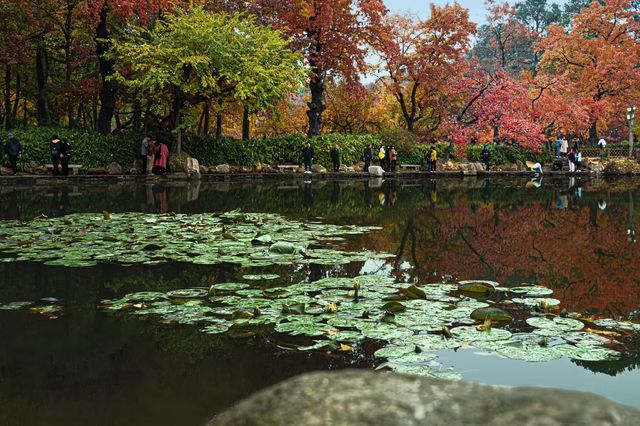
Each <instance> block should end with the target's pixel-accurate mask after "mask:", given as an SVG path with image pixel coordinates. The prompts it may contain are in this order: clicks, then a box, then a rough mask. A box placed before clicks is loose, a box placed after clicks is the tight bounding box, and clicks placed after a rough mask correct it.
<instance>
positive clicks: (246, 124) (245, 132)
mask: <svg viewBox="0 0 640 426" xmlns="http://www.w3.org/2000/svg"><path fill="white" fill-rule="evenodd" d="M249 112H250V111H249V107H248V106H247V105H246V104H244V105H242V140H243V141H247V140H249V137H250V132H251V122H250V121H249Z"/></svg>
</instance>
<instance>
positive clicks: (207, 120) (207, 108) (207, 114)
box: [202, 99, 211, 135]
mask: <svg viewBox="0 0 640 426" xmlns="http://www.w3.org/2000/svg"><path fill="white" fill-rule="evenodd" d="M203 112H204V123H203V124H202V133H203V134H204V135H208V134H209V128H210V127H211V101H210V100H208V99H207V100H206V101H205V102H204V111H203Z"/></svg>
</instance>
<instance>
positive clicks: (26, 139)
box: [12, 127, 141, 168]
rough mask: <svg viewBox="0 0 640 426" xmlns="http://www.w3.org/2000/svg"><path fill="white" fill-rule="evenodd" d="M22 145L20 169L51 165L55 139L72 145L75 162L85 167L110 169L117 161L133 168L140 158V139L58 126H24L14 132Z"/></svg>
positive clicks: (72, 159)
mask: <svg viewBox="0 0 640 426" xmlns="http://www.w3.org/2000/svg"><path fill="white" fill-rule="evenodd" d="M12 133H13V134H14V135H15V137H16V138H17V139H18V140H19V141H20V143H21V144H22V156H21V157H20V162H19V164H20V167H22V168H26V167H28V166H29V165H30V164H31V163H36V164H50V163H51V155H50V151H49V144H50V142H51V140H52V139H53V137H54V136H56V135H57V136H58V137H60V138H62V139H66V140H67V141H68V142H69V144H70V145H71V150H72V151H71V152H72V156H71V162H72V163H75V164H82V165H83V166H85V167H98V166H107V165H109V164H111V163H112V162H114V161H116V162H118V163H119V164H121V165H130V164H131V163H132V162H133V161H134V160H135V159H137V158H138V153H139V149H140V140H141V139H140V138H139V137H132V136H131V135H108V136H104V135H100V134H98V133H95V132H90V131H85V130H69V129H63V128H54V127H24V128H19V129H16V130H14V131H13V132H12Z"/></svg>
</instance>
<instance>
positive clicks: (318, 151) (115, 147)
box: [13, 127, 552, 169]
mask: <svg viewBox="0 0 640 426" xmlns="http://www.w3.org/2000/svg"><path fill="white" fill-rule="evenodd" d="M13 133H14V135H15V136H16V137H17V138H18V140H20V142H21V143H22V146H23V154H22V157H21V160H20V165H21V167H22V168H25V167H27V166H28V165H29V164H30V163H36V164H48V163H50V162H51V159H50V158H49V142H50V141H51V139H52V138H53V136H54V135H58V136H59V137H61V138H64V139H67V140H68V141H69V142H70V144H71V146H72V150H73V157H72V160H71V161H72V163H76V164H82V165H83V166H85V167H100V166H102V167H106V166H108V165H109V164H111V163H112V162H114V161H115V162H117V163H119V164H121V165H122V166H123V167H125V169H126V168H128V167H129V166H130V165H131V164H132V163H133V162H134V161H136V160H137V159H138V158H139V152H140V141H141V140H142V135H139V134H121V135H109V136H104V135H100V134H97V133H94V132H91V131H86V130H73V131H71V130H68V129H63V128H48V127H42V128H40V127H26V128H20V129H16V130H15V131H13ZM157 138H158V139H159V140H161V141H163V142H165V143H167V144H168V145H169V146H171V144H172V136H171V134H169V133H157ZM308 141H309V138H307V137H306V136H303V135H290V136H281V137H273V138H265V139H252V140H249V141H240V140H237V139H232V138H222V139H216V138H214V137H210V136H209V137H203V136H197V135H192V134H186V135H184V136H183V150H184V151H185V152H187V153H189V154H190V155H191V156H193V157H195V158H197V159H198V160H199V161H200V163H201V164H203V165H206V166H211V165H217V164H223V163H228V164H232V165H244V166H253V165H255V164H257V163H258V162H260V163H263V164H271V165H277V164H301V163H302V162H303V154H302V150H303V148H304V147H305V146H306V144H307V142H308ZM311 143H312V145H313V148H314V150H315V157H316V158H315V163H316V164H322V165H324V166H326V167H328V166H329V165H330V164H331V159H330V151H331V148H332V147H333V146H334V145H336V144H337V145H338V146H339V147H340V152H341V157H342V163H343V164H345V165H352V164H356V163H358V162H361V161H363V159H362V156H363V151H364V149H365V147H366V146H367V145H368V144H371V145H372V147H373V156H374V162H375V161H376V160H377V152H378V149H379V147H380V146H381V145H383V144H384V145H385V146H387V145H395V146H396V149H397V150H398V163H400V164H423V163H424V158H425V154H426V152H427V151H428V149H429V146H430V145H428V144H423V143H420V141H419V140H418V139H417V138H416V136H415V135H412V134H410V133H407V132H406V131H401V130H390V131H386V132H383V133H382V134H381V135H336V134H332V135H324V136H319V137H316V138H313V139H311ZM434 146H435V147H436V150H437V151H438V155H439V158H440V159H442V158H443V157H444V154H445V151H446V149H447V146H448V144H447V143H446V142H439V143H436V144H435V145H434ZM490 149H491V152H492V156H491V163H492V164H505V163H515V162H518V161H519V162H525V161H527V160H531V161H539V162H541V163H548V162H550V161H551V160H552V158H551V157H550V156H549V155H548V154H544V153H542V154H535V153H533V152H532V151H531V150H529V149H519V148H514V147H510V146H491V148H490ZM481 151H482V147H481V146H474V147H469V148H468V149H467V157H468V158H469V160H472V161H481V154H480V153H481ZM452 154H453V155H452V158H453V159H456V154H459V152H457V151H454V152H453V153H452Z"/></svg>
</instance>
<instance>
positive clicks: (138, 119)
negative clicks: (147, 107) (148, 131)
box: [131, 99, 142, 132]
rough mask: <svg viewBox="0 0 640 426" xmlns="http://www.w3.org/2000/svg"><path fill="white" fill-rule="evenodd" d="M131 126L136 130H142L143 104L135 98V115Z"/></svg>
mask: <svg viewBox="0 0 640 426" xmlns="http://www.w3.org/2000/svg"><path fill="white" fill-rule="evenodd" d="M131 127H132V128H133V131H134V132H140V131H141V130H142V106H141V105H140V101H139V100H138V99H135V100H134V101H133V117H132V118H131Z"/></svg>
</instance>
